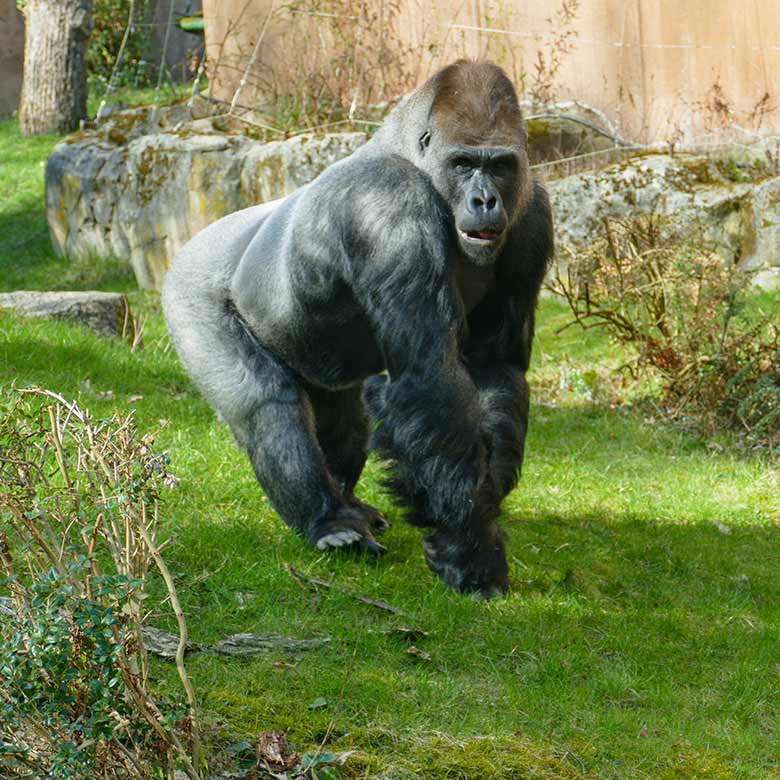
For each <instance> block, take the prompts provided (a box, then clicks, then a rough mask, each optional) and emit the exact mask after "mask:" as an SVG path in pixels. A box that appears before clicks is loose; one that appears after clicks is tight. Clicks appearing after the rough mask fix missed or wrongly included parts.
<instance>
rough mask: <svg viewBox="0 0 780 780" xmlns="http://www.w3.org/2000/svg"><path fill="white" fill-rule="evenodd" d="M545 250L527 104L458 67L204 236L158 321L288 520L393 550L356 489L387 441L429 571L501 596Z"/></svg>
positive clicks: (177, 268) (188, 254)
mask: <svg viewBox="0 0 780 780" xmlns="http://www.w3.org/2000/svg"><path fill="white" fill-rule="evenodd" d="M551 253H552V224H551V219H550V210H549V205H548V201H547V196H546V193H545V192H544V190H543V189H542V188H541V187H540V186H539V185H538V184H535V183H534V182H533V181H532V179H531V177H530V174H529V169H528V157H527V151H526V131H525V126H524V124H523V120H522V116H521V113H520V110H519V107H518V104H517V97H516V95H515V92H514V89H513V87H512V85H511V83H510V82H509V80H508V79H507V77H506V76H505V74H504V73H503V72H502V71H501V70H500V69H499V68H498V67H497V66H495V65H492V64H490V63H467V62H464V61H459V62H456V63H454V64H453V65H450V66H448V67H447V68H445V69H444V70H442V71H440V72H439V73H437V74H436V75H435V76H434V77H433V78H431V79H430V80H429V81H428V82H426V83H425V84H423V85H422V86H421V87H419V88H418V89H417V90H415V91H414V92H412V93H411V94H410V95H409V96H407V97H406V98H405V99H404V100H403V101H402V102H401V103H400V104H399V105H398V107H397V108H396V109H395V110H394V111H393V112H392V113H391V114H390V115H389V116H388V118H387V120H386V122H385V124H384V125H383V127H382V128H380V130H379V131H378V132H377V133H376V135H375V136H374V137H373V138H372V139H371V140H370V141H369V142H368V143H366V144H365V145H364V146H363V147H361V148H360V149H359V150H358V151H357V152H355V153H354V154H353V155H351V156H350V157H348V158H346V159H345V160H342V161H341V162H339V163H336V164H335V165H333V166H331V167H330V168H328V169H327V170H326V171H325V172H324V173H323V174H322V175H321V176H320V177H318V178H317V179H316V180H315V181H313V182H312V183H311V184H309V185H307V186H305V187H302V188H301V189H299V190H298V191H296V192H295V193H294V194H293V195H291V196H290V197H289V198H286V199H284V200H282V201H275V202H273V203H268V204H263V205H261V206H255V207H253V208H249V209H245V210H244V211H240V212H237V213H235V214H232V215H230V216H228V217H225V218H224V219H222V220H219V221H218V222H216V223H214V224H213V225H211V226H210V227H208V228H206V230H204V231H203V232H202V233H200V234H198V235H197V236H196V237H195V238H194V239H192V241H190V242H189V243H188V244H187V245H186V246H185V247H184V249H183V250H182V251H181V252H180V253H179V255H177V257H176V258H175V259H174V261H173V263H172V265H171V268H170V270H169V272H168V275H167V277H166V280H165V285H164V289H163V307H164V310H165V315H166V320H167V322H168V327H169V330H170V332H171V336H172V338H173V342H174V344H175V346H176V349H177V351H178V352H179V355H180V356H181V359H182V361H183V363H184V365H185V367H186V368H187V370H188V371H189V373H190V374H191V376H192V377H193V379H194V380H195V382H196V384H197V385H198V387H199V388H200V390H201V392H202V393H203V395H204V396H205V397H206V399H207V400H208V401H209V402H210V403H211V404H212V405H213V406H214V408H215V409H217V411H218V412H219V413H220V414H221V415H222V417H223V418H224V419H225V420H226V421H227V423H228V424H229V425H230V428H231V430H232V431H233V434H234V435H235V437H236V440H237V441H238V442H239V444H240V445H241V446H242V447H244V448H245V449H246V451H247V453H248V455H249V458H250V460H251V463H252V466H253V468H254V471H255V474H256V475H257V479H258V481H259V482H260V484H261V486H262V487H263V489H264V490H265V491H266V493H267V494H268V496H269V498H270V500H271V502H272V503H273V505H274V507H275V508H276V510H277V511H278V512H279V514H280V516H281V517H282V519H283V520H284V521H285V522H286V523H287V524H288V525H289V526H291V527H292V528H293V529H294V530H295V531H296V532H298V533H299V534H300V535H301V536H303V537H304V538H305V539H307V540H308V541H309V542H311V543H312V544H314V545H316V546H317V547H318V548H320V549H327V548H332V547H342V546H355V547H359V548H362V549H365V550H367V551H370V552H381V551H382V550H383V549H384V548H383V547H382V546H381V545H380V544H378V543H377V541H376V540H375V538H374V535H375V534H376V533H377V531H380V530H383V529H384V527H385V526H386V523H385V521H384V519H383V518H382V517H381V516H380V515H379V513H378V512H377V511H376V510H375V509H373V508H372V507H370V506H368V505H366V504H364V503H363V502H361V501H360V500H359V499H358V498H357V497H356V496H355V495H354V492H353V491H354V487H355V484H356V482H357V480H358V477H359V476H360V472H361V470H362V468H363V465H364V463H365V459H366V452H367V449H368V448H369V446H371V447H373V448H375V449H377V450H379V451H380V452H382V454H383V455H384V456H386V457H388V458H389V459H390V460H391V461H392V462H393V464H394V465H393V472H394V473H393V477H392V480H391V485H392V489H393V491H394V492H395V494H396V495H397V497H398V499H399V500H400V501H401V502H403V503H404V504H405V505H406V506H407V507H408V508H409V513H408V519H409V520H410V522H412V523H413V524H415V525H418V526H420V527H422V528H425V529H427V531H428V533H427V536H426V538H425V541H424V545H423V547H424V551H425V555H426V559H427V562H428V564H429V566H430V567H431V568H432V569H433V570H434V571H435V572H436V573H437V574H438V575H439V577H440V578H441V579H442V580H443V581H444V582H445V583H446V584H447V585H450V586H451V587H454V588H457V589H459V590H462V591H472V590H475V591H479V592H481V593H483V594H484V595H490V594H492V593H495V592H500V591H503V590H505V589H506V587H507V584H508V581H507V565H506V558H505V553H504V543H503V534H502V532H501V531H500V529H499V527H498V525H497V523H496V518H497V517H498V514H499V507H500V503H501V500H502V499H503V497H504V496H505V495H506V493H507V492H508V491H509V490H511V489H512V487H513V486H514V484H515V483H516V480H517V476H518V474H519V469H520V466H521V463H522V457H523V446H524V439H525V432H526V427H527V417H528V388H527V384H526V382H525V371H526V369H527V368H528V361H529V357H530V349H531V340H532V336H533V323H534V309H535V306H536V298H537V294H538V290H539V287H540V284H541V281H542V278H543V276H544V273H545V270H546V267H547V263H548V261H549V258H550V255H551ZM383 371H384V372H386V373H384V374H381V373H380V372H383ZM369 430H372V431H373V433H372V436H371V441H370V442H369Z"/></svg>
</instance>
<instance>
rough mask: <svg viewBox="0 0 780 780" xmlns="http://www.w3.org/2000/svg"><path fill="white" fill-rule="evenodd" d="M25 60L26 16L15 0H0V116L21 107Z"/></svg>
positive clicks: (7, 114)
mask: <svg viewBox="0 0 780 780" xmlns="http://www.w3.org/2000/svg"><path fill="white" fill-rule="evenodd" d="M23 62H24V17H23V16H22V15H21V14H20V13H19V11H18V10H17V9H16V2H15V0H0V117H4V116H9V115H10V114H12V113H13V112H14V111H16V110H17V109H18V108H19V93H20V91H21V89H22V64H23Z"/></svg>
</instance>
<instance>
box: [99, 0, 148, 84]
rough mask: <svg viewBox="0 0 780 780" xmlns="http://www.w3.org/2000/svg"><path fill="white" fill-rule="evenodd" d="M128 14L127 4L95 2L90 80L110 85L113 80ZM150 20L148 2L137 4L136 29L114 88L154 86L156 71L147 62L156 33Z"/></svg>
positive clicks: (123, 1)
mask: <svg viewBox="0 0 780 780" xmlns="http://www.w3.org/2000/svg"><path fill="white" fill-rule="evenodd" d="M128 13H129V3H128V2H127V0H94V2H93V4H92V21H93V25H94V26H93V30H92V35H91V36H90V39H89V47H88V49H87V68H88V70H89V74H90V76H91V77H92V78H93V79H95V80H97V81H98V82H102V83H103V84H108V81H109V79H110V78H111V73H112V71H113V69H114V64H115V63H116V59H117V55H118V54H119V49H120V47H121V45H122V38H123V37H124V34H125V30H126V29H127V22H128ZM149 19H150V3H149V0H136V3H135V13H134V25H133V27H132V28H131V30H130V35H129V36H128V39H127V45H126V46H125V51H124V54H123V56H122V62H121V64H120V68H119V71H118V73H117V80H116V85H115V86H131V87H145V86H149V85H150V84H151V83H152V81H153V79H154V77H155V73H154V70H155V69H154V66H153V64H152V63H151V62H150V61H149V59H148V57H149V54H150V48H151V37H152V29H153V28H152V27H151V26H150V25H149V24H148V22H149Z"/></svg>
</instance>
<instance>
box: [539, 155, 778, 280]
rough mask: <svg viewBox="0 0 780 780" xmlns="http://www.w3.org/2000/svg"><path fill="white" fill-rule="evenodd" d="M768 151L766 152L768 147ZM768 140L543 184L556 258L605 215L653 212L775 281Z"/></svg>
mask: <svg viewBox="0 0 780 780" xmlns="http://www.w3.org/2000/svg"><path fill="white" fill-rule="evenodd" d="M767 151H768V152H769V154H767ZM777 159H778V158H777V151H776V150H775V151H774V152H772V150H771V149H768V148H767V147H766V146H765V145H761V144H758V145H756V146H755V148H753V149H748V150H740V151H739V152H733V153H729V154H726V155H720V156H698V155H685V154H679V155H675V156H670V155H667V154H653V155H644V156H639V157H634V158H631V159H629V160H627V161H624V162H622V163H618V164H616V165H611V166H607V167H606V168H602V169H599V170H595V171H588V172H586V173H580V174H577V175H576V176H569V177H567V178H565V179H560V180H558V181H553V182H550V183H549V184H548V189H549V191H550V199H551V202H552V207H553V212H554V218H555V226H556V239H557V242H558V249H559V253H558V254H559V258H561V259H563V260H565V255H566V252H567V250H569V251H573V252H576V251H577V250H578V249H580V248H582V247H584V246H586V245H588V244H589V243H590V242H591V241H592V240H593V238H594V236H596V235H597V234H603V230H604V220H605V219H606V218H612V219H625V218H630V217H632V216H634V215H637V214H650V213H656V214H658V215H661V216H663V217H664V218H665V220H664V221H665V222H666V225H667V226H668V227H669V228H670V229H671V230H673V231H674V232H676V233H678V234H682V233H685V232H686V231H689V230H690V231H693V230H696V231H698V232H699V233H700V234H701V235H702V237H703V239H704V240H705V241H706V242H707V243H708V244H709V245H710V246H712V247H713V248H715V249H716V250H717V251H718V252H719V254H720V255H721V256H722V257H723V259H724V261H725V262H728V263H732V264H735V265H738V266H739V267H740V268H742V269H744V270H746V271H753V272H756V274H755V276H754V279H755V281H756V283H757V284H760V285H762V286H767V287H772V286H778V285H780V176H778V175H777V167H776V166H777Z"/></svg>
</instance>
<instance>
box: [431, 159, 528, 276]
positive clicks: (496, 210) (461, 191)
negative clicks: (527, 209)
mask: <svg viewBox="0 0 780 780" xmlns="http://www.w3.org/2000/svg"><path fill="white" fill-rule="evenodd" d="M443 167H444V172H445V176H446V180H447V195H446V197H447V201H448V202H449V204H450V207H451V208H452V213H453V216H454V218H455V228H456V230H457V235H458V244H459V246H460V250H461V252H462V253H463V256H464V258H465V259H466V261H467V262H470V263H473V264H474V265H490V264H491V263H493V262H495V260H496V258H497V257H498V255H499V253H500V251H501V249H502V248H503V246H504V241H505V239H506V232H507V228H508V227H509V224H510V221H511V220H510V216H509V215H513V214H514V213H515V208H516V204H517V199H518V193H519V190H520V187H519V186H518V177H519V168H520V161H519V160H518V155H517V152H516V151H515V150H514V149H511V148H503V147H485V146H452V147H450V149H449V150H448V151H447V154H446V157H445V161H444V166H443Z"/></svg>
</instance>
